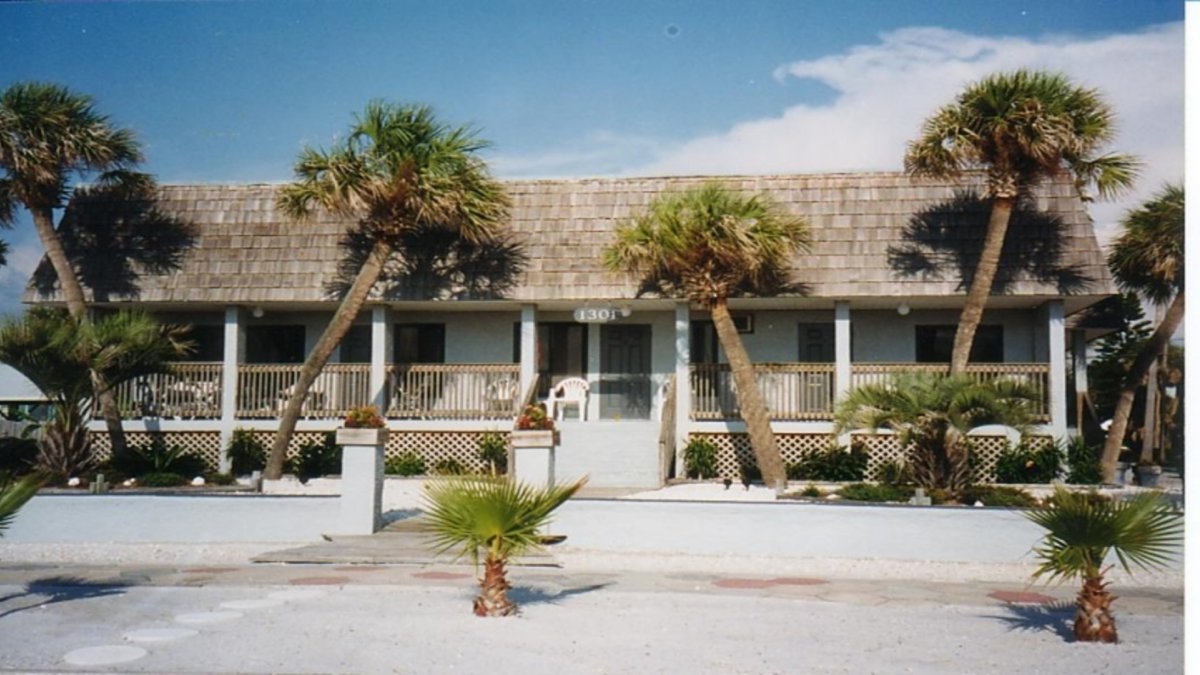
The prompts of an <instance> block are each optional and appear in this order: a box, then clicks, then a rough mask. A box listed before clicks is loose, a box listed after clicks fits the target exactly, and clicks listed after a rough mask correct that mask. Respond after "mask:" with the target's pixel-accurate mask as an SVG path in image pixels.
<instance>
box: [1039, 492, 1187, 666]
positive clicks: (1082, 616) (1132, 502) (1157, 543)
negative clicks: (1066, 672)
mask: <svg viewBox="0 0 1200 675" xmlns="http://www.w3.org/2000/svg"><path fill="white" fill-rule="evenodd" d="M1026 517H1028V518H1029V519H1030V520H1032V521H1033V522H1035V523H1037V524H1038V525H1041V526H1042V527H1044V528H1046V530H1047V533H1046V536H1045V539H1044V541H1043V543H1042V545H1041V546H1040V547H1035V548H1034V549H1033V550H1034V553H1035V554H1036V555H1037V557H1038V558H1039V559H1040V560H1041V562H1042V564H1041V565H1040V566H1039V567H1038V568H1037V571H1035V572H1034V573H1033V576H1034V578H1039V577H1042V576H1046V577H1049V580H1051V581H1052V580H1054V579H1060V580H1067V579H1075V578H1080V579H1083V587H1082V588H1081V589H1080V591H1079V598H1078V601H1077V602H1076V612H1075V639H1076V640H1079V641H1081V642H1116V641H1117V624H1116V620H1115V619H1114V618H1113V615H1112V611H1111V608H1112V602H1113V600H1114V599H1115V598H1114V597H1113V595H1112V594H1111V593H1109V591H1108V582H1106V581H1105V580H1104V575H1105V572H1107V571H1108V569H1110V568H1111V567H1112V566H1111V565H1109V566H1108V567H1106V566H1105V565H1104V560H1105V559H1106V558H1107V557H1108V556H1109V554H1110V553H1112V554H1113V555H1115V556H1116V557H1117V562H1119V563H1120V564H1121V567H1122V568H1124V569H1125V571H1126V572H1132V571H1133V570H1132V568H1131V564H1132V565H1134V566H1137V567H1139V568H1141V569H1145V570H1150V569H1154V568H1160V567H1162V566H1163V565H1165V564H1166V563H1167V561H1168V560H1170V558H1171V556H1172V554H1173V552H1174V550H1175V549H1176V548H1178V546H1179V545H1180V543H1181V542H1182V541H1183V522H1182V519H1181V518H1180V517H1179V514H1178V513H1176V512H1175V511H1174V510H1173V509H1172V508H1171V507H1170V505H1169V504H1167V503H1166V501H1165V500H1163V499H1162V497H1161V495H1159V494H1156V493H1143V494H1140V495H1137V496H1135V497H1133V498H1132V499H1129V500H1128V501H1123V502H1115V501H1112V500H1109V499H1103V498H1099V497H1098V496H1097V495H1095V494H1090V493H1082V492H1078V493H1073V492H1070V491H1068V490H1065V489H1063V488H1061V487H1060V488H1056V489H1055V491H1054V496H1053V497H1052V498H1051V499H1050V502H1049V503H1048V504H1047V505H1046V506H1043V507H1041V508H1037V509H1033V510H1032V511H1029V512H1027V513H1026Z"/></svg>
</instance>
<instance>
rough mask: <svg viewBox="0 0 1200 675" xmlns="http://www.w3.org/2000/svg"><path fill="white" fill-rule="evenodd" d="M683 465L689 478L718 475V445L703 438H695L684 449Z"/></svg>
mask: <svg viewBox="0 0 1200 675" xmlns="http://www.w3.org/2000/svg"><path fill="white" fill-rule="evenodd" d="M683 466H684V470H685V471H687V477H688V478H701V479H703V478H712V477H714V476H716V475H717V446H715V445H713V443H712V441H707V440H705V439H703V438H693V439H691V440H690V441H688V444H687V447H685V448H684V449H683Z"/></svg>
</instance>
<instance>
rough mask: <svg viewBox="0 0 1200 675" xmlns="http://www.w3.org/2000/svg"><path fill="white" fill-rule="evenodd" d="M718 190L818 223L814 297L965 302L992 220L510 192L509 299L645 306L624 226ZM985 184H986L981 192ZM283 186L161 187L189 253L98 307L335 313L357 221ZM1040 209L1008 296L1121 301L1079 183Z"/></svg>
mask: <svg viewBox="0 0 1200 675" xmlns="http://www.w3.org/2000/svg"><path fill="white" fill-rule="evenodd" d="M714 180H715V181H719V182H721V183H723V184H725V185H727V186H729V187H731V188H735V189H740V190H744V191H750V192H766V193H769V194H770V196H771V197H772V198H773V199H774V200H775V201H776V202H777V203H779V204H780V205H782V206H783V208H785V209H786V210H788V211H789V212H791V213H793V214H796V215H797V216H800V217H802V218H804V219H805V220H806V221H807V222H808V223H809V225H810V228H811V231H812V240H813V241H812V247H811V250H810V251H809V252H807V253H802V254H800V255H798V256H797V258H796V263H795V268H794V279H793V281H795V282H797V284H799V285H802V286H804V287H805V290H806V293H805V294H806V295H807V296H809V297H814V298H831V299H851V300H853V299H855V298H872V297H875V298H879V297H883V298H897V297H907V298H920V297H938V296H948V295H963V294H964V293H965V288H966V285H965V284H964V283H963V280H962V270H964V269H970V267H971V263H970V261H971V257H970V251H971V250H976V249H977V242H978V240H979V237H981V235H982V228H983V225H984V223H985V222H986V218H987V205H986V204H985V203H983V202H981V201H979V200H977V199H975V198H973V197H972V194H971V192H970V191H971V190H972V186H971V185H967V186H965V187H964V185H963V184H959V183H953V184H952V183H949V182H939V181H933V180H927V179H914V178H911V177H908V176H906V175H904V174H902V173H855V174H819V175H791V176H745V177H671V178H597V179H578V180H514V181H505V184H506V185H507V187H508V190H509V193H510V195H511V197H512V202H513V207H512V212H511V230H512V232H513V240H514V241H515V242H516V243H517V244H518V245H519V246H520V247H521V249H522V250H523V252H524V255H525V256H526V258H527V260H526V262H525V264H524V268H523V271H522V272H521V273H520V274H519V275H518V276H517V278H516V279H515V282H516V283H515V284H514V285H513V286H512V287H511V288H508V289H505V290H504V292H503V293H501V294H500V297H503V298H504V299H509V300H518V301H545V300H613V299H626V298H632V297H634V296H635V294H636V290H637V284H636V282H635V280H633V279H630V278H626V277H624V276H623V275H617V274H612V273H609V272H607V271H605V270H604V269H603V268H602V266H601V263H600V254H601V251H602V250H603V248H604V247H605V246H606V245H607V244H608V243H609V241H610V240H611V237H612V230H613V228H614V227H615V225H616V224H617V223H618V222H619V221H621V220H622V219H624V218H627V217H629V216H631V215H634V214H636V213H639V212H641V211H642V210H644V209H645V207H646V206H647V205H648V204H650V202H651V201H652V200H653V199H654V198H655V197H656V196H657V195H660V194H662V193H663V192H664V191H672V190H681V189H684V188H687V187H689V186H693V185H696V184H699V183H701V182H704V181H714ZM978 187H979V185H978V182H976V184H975V185H974V189H975V190H978ZM277 190H278V186H277V185H164V186H161V187H160V188H159V189H158V193H157V195H158V197H157V201H156V202H155V203H154V204H153V210H154V212H155V217H156V218H160V219H165V221H166V222H168V223H169V224H170V223H173V224H174V225H176V226H181V227H183V228H184V229H186V230H187V231H188V232H189V233H190V234H189V236H188V237H187V238H185V239H186V240H187V241H186V245H184V247H183V248H182V249H181V250H180V251H179V252H178V255H177V258H176V259H175V260H173V261H171V262H170V264H166V265H163V264H150V263H147V264H140V263H135V264H134V265H133V268H134V269H133V270H132V272H133V275H134V276H135V277H136V279H135V280H134V281H133V282H132V283H125V284H109V285H107V286H106V284H105V282H104V279H105V278H106V277H104V275H103V273H100V274H99V275H93V279H94V280H95V283H94V284H91V285H93V286H97V287H99V286H105V288H104V289H103V293H100V292H99V291H98V292H97V293H96V295H97V298H96V299H97V300H98V301H108V302H142V303H168V304H191V303H211V304H222V305H223V304H251V303H260V304H261V303H268V304H274V303H332V302H333V301H334V300H335V299H336V296H337V291H336V286H337V278H338V266H339V262H340V261H342V260H343V258H344V257H345V252H344V250H343V249H342V248H341V247H340V246H339V242H340V241H341V240H342V239H343V237H344V236H345V233H346V231H347V228H348V227H349V226H351V225H352V224H353V223H350V222H348V221H346V220H344V219H338V218H335V217H332V216H330V215H328V214H319V215H317V216H315V217H314V218H312V219H311V220H308V221H305V222H299V223H297V222H293V221H290V220H289V219H288V218H287V217H286V216H284V214H282V213H281V212H280V211H279V210H278V209H277V208H276V206H275V193H276V191H277ZM118 207H119V205H113V204H110V203H106V202H104V201H103V200H96V199H94V198H93V199H87V200H76V201H75V202H73V203H72V205H71V206H70V207H69V208H68V210H67V213H66V215H65V217H64V225H63V228H64V231H65V234H66V235H69V234H70V232H71V231H78V230H82V229H89V228H96V227H97V226H100V228H101V229H102V228H103V227H105V226H107V225H108V224H109V223H110V222H111V221H113V220H114V219H119V218H120V217H121V216H120V215H119V214H118V211H119V208H118ZM1035 207H1036V208H1035V210H1036V211H1037V212H1039V213H1041V214H1043V215H1042V216H1038V215H1036V214H1033V215H1029V216H1028V220H1027V221H1026V223H1025V224H1024V225H1023V226H1020V227H1014V228H1011V230H1010V238H1009V241H1008V242H1007V243H1006V256H1005V261H1006V262H1005V263H1004V264H1005V267H1004V268H1003V269H1002V271H1001V277H1002V278H1004V279H1005V280H1006V284H1005V286H1004V288H1003V289H1000V292H1001V293H1002V294H1004V295H1009V296H1038V297H1046V296H1058V295H1064V294H1065V295H1075V296H1081V298H1084V297H1086V298H1098V297H1099V296H1103V295H1108V294H1111V293H1113V292H1115V291H1114V288H1113V284H1112V281H1111V278H1110V277H1109V274H1108V271H1107V268H1106V266H1105V261H1104V255H1103V253H1102V252H1101V250H1100V248H1099V246H1098V244H1097V242H1096V238H1095V234H1094V232H1093V229H1092V226H1091V223H1090V220H1089V218H1088V215H1087V212H1086V210H1085V208H1084V205H1083V203H1082V202H1081V201H1080V199H1079V198H1078V197H1077V196H1076V195H1075V192H1074V189H1073V188H1072V186H1071V185H1070V184H1069V183H1067V182H1055V183H1052V184H1048V185H1045V186H1042V187H1041V188H1039V190H1038V192H1037V195H1036V205H1035ZM84 240H85V239H83V238H81V241H84ZM972 242H975V243H974V244H973V243H972ZM85 250H86V247H85ZM964 251H965V252H966V254H965V257H964ZM1014 252H1015V254H1014ZM95 253H96V251H91V252H89V253H88V255H93V254H95ZM160 262H161V261H160ZM45 265H46V263H45V261H43V266H45ZM43 274H44V272H43ZM85 276H86V275H85ZM36 279H37V276H36V275H35V281H36ZM394 290H395V289H394ZM400 291H401V292H400V293H399V295H394V296H389V297H403V298H406V299H420V298H423V297H429V296H432V295H437V294H441V295H442V296H443V297H447V296H446V291H445V289H442V290H441V291H432V290H429V291H427V290H425V289H422V288H415V287H414V288H408V289H400ZM451 297H465V296H464V295H463V294H459V295H457V296H454V295H451ZM466 297H469V294H468V295H467V296H466ZM493 297H495V296H493ZM25 298H26V300H27V301H30V302H47V301H55V300H57V298H58V293H57V291H56V290H55V289H54V288H53V284H47V283H45V281H44V278H43V283H42V284H41V285H38V284H37V283H34V282H31V284H30V287H29V289H28V291H27V292H26V296H25ZM1082 304H1089V303H1088V302H1084V303H1082Z"/></svg>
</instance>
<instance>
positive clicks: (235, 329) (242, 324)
mask: <svg viewBox="0 0 1200 675" xmlns="http://www.w3.org/2000/svg"><path fill="white" fill-rule="evenodd" d="M245 317H246V312H245V310H243V309H242V308H241V307H226V308H225V349H224V354H223V355H222V362H221V424H220V431H221V435H220V443H221V461H220V469H221V472H222V473H228V472H229V470H230V461H229V454H228V452H227V450H228V449H229V442H230V440H232V439H233V429H234V427H235V426H236V424H237V392H238V364H239V363H242V362H243V361H245V360H246V318H245Z"/></svg>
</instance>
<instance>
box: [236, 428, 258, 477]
mask: <svg viewBox="0 0 1200 675" xmlns="http://www.w3.org/2000/svg"><path fill="white" fill-rule="evenodd" d="M226 452H228V453H229V462H230V471H232V472H233V475H235V476H248V475H250V474H251V473H254V472H255V471H262V470H263V468H264V467H266V465H267V448H266V447H265V446H263V444H262V443H260V442H259V441H258V439H257V438H256V437H255V436H254V432H253V431H250V430H249V429H234V430H233V437H232V438H230V439H229V448H228V449H227V450H226Z"/></svg>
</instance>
